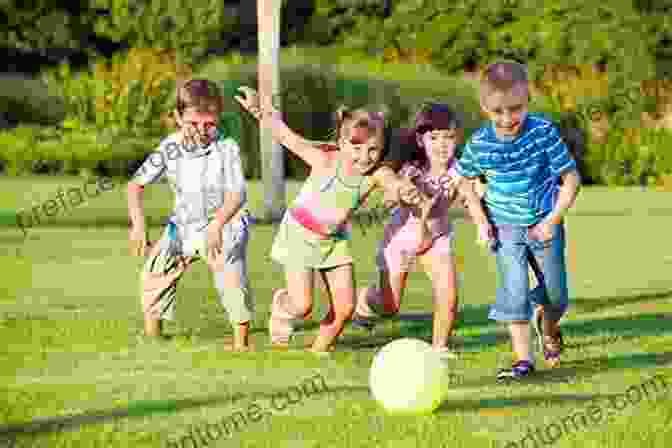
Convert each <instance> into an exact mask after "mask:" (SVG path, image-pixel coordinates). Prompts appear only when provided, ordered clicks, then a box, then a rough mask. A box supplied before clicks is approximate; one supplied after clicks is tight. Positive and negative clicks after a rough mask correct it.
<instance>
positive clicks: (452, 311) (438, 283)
mask: <svg viewBox="0 0 672 448" xmlns="http://www.w3.org/2000/svg"><path fill="white" fill-rule="evenodd" d="M420 262H421V263H422V264H423V266H424V268H425V272H427V274H428V276H429V278H430V280H431V281H432V289H433V293H434V294H433V296H434V327H433V331H432V346H433V347H434V348H435V349H436V350H445V349H447V348H448V345H449V339H450V336H451V335H452V334H453V329H454V326H455V321H456V320H457V301H458V297H457V275H456V272H455V260H454V259H453V257H452V256H449V255H448V256H446V255H440V254H434V253H432V252H431V251H430V252H429V253H427V254H426V255H423V256H421V257H420Z"/></svg>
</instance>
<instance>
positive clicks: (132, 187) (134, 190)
mask: <svg viewBox="0 0 672 448" xmlns="http://www.w3.org/2000/svg"><path fill="white" fill-rule="evenodd" d="M144 190H145V187H144V186H143V185H140V184H138V183H135V182H133V181H131V182H129V183H128V187H127V192H128V196H129V197H140V195H141V194H142V192H143V191H144Z"/></svg>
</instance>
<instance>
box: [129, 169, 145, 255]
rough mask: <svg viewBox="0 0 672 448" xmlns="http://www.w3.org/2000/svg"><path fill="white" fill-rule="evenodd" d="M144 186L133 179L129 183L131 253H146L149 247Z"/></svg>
mask: <svg viewBox="0 0 672 448" xmlns="http://www.w3.org/2000/svg"><path fill="white" fill-rule="evenodd" d="M143 190H144V187H143V186H142V185H140V184H137V183H135V182H133V181H131V182H129V183H128V216H129V218H130V220H131V230H130V235H129V239H130V243H131V255H138V256H139V255H142V256H144V255H145V251H146V247H147V243H148V241H147V232H146V228H145V214H144V211H143V207H142V195H143Z"/></svg>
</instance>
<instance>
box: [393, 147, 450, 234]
mask: <svg viewBox="0 0 672 448" xmlns="http://www.w3.org/2000/svg"><path fill="white" fill-rule="evenodd" d="M455 165H456V161H455V160H453V161H452V162H451V164H450V166H449V168H448V172H447V173H446V174H444V175H442V176H438V177H437V176H432V175H430V174H429V166H428V165H421V164H420V162H415V161H414V162H408V163H406V164H404V166H403V167H402V168H401V171H399V175H401V176H404V177H406V178H408V179H410V180H411V182H413V183H414V184H415V185H416V186H417V187H418V189H419V190H420V191H422V192H423V193H425V194H426V195H427V196H430V197H434V196H435V195H437V194H439V195H441V198H440V199H439V200H438V202H437V203H436V204H435V205H434V208H433V209H432V211H431V213H430V215H429V221H428V223H427V224H428V227H429V229H430V232H431V235H432V238H437V237H439V236H441V235H445V234H449V233H451V232H452V230H453V226H452V222H451V220H450V217H449V216H448V209H450V208H451V207H460V206H462V203H461V201H459V200H458V194H457V191H456V190H455V189H454V188H451V187H449V186H448V181H450V179H451V178H452V177H454V176H457V171H456V169H455ZM397 220H398V221H397ZM395 221H397V223H398V224H400V225H411V226H419V224H420V216H415V215H414V214H413V213H412V212H411V209H410V208H408V207H401V208H400V211H399V212H398V213H397V215H396V216H395Z"/></svg>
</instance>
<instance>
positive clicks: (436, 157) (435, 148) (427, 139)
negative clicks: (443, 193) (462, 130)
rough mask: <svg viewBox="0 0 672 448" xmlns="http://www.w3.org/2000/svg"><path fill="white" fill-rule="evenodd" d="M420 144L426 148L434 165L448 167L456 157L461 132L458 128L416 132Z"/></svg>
mask: <svg viewBox="0 0 672 448" xmlns="http://www.w3.org/2000/svg"><path fill="white" fill-rule="evenodd" d="M415 135H416V139H417V142H418V146H419V147H421V148H424V149H425V154H426V155H427V159H428V160H429V163H430V164H431V165H432V166H439V167H443V168H445V167H447V166H448V165H449V164H450V162H451V161H452V160H453V158H454V157H455V149H456V148H457V145H458V140H459V138H460V134H459V132H458V131H457V129H455V128H453V129H439V130H432V131H427V132H425V133H424V134H415Z"/></svg>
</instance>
